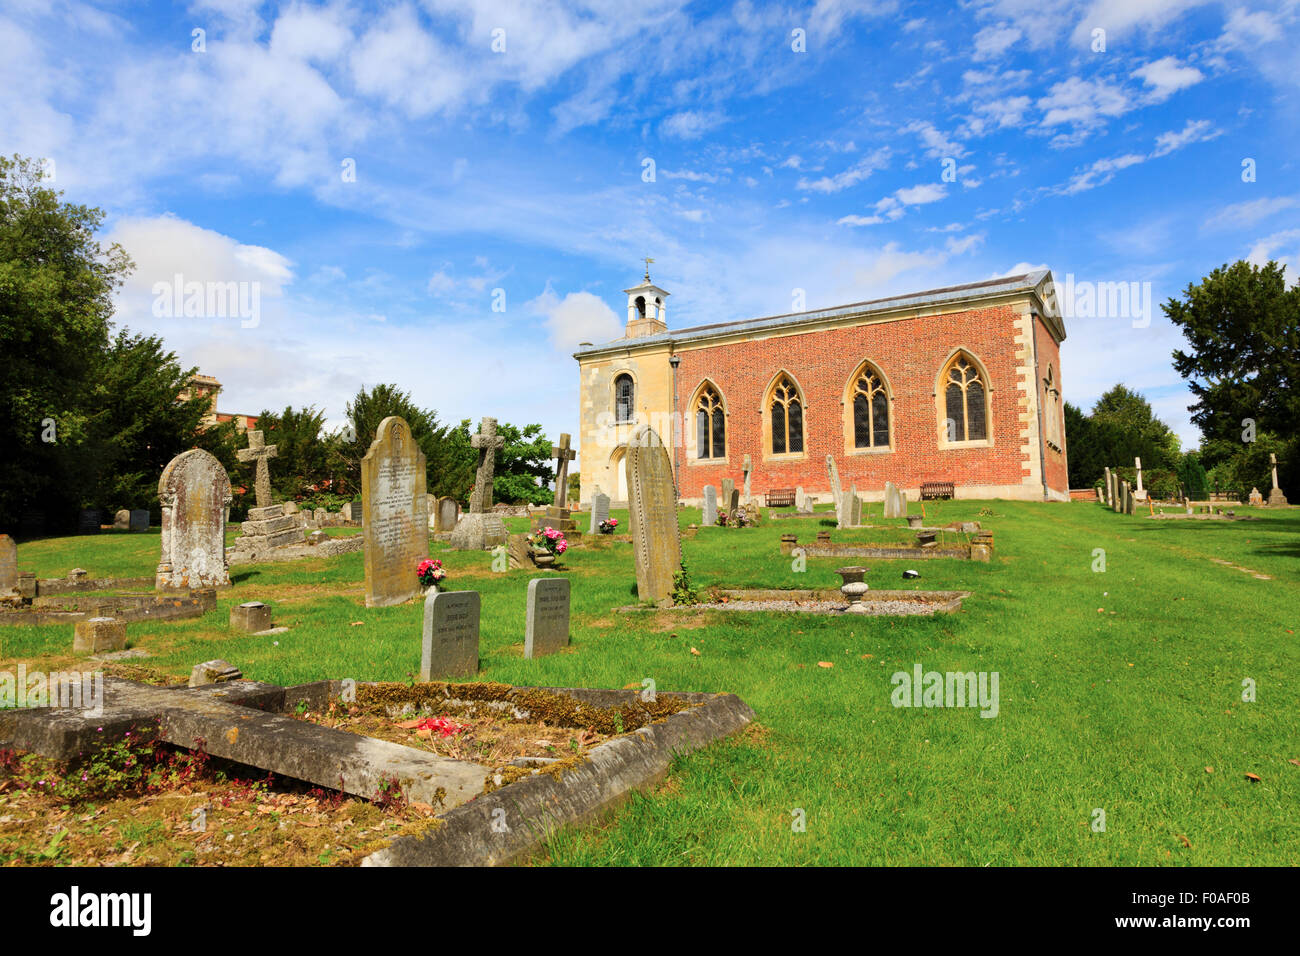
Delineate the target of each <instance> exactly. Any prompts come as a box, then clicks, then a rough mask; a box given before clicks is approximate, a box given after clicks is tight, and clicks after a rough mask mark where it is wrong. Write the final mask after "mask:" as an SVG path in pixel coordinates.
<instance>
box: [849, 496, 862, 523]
mask: <svg viewBox="0 0 1300 956" xmlns="http://www.w3.org/2000/svg"><path fill="white" fill-rule="evenodd" d="M849 501H850V504H849V524H851V525H852V526H853V527H855V528H856V527H859V526H860V525H861V524H862V499H861V498H859V497H858V493H857V492H856V491H854V492H851V493H850V495H849Z"/></svg>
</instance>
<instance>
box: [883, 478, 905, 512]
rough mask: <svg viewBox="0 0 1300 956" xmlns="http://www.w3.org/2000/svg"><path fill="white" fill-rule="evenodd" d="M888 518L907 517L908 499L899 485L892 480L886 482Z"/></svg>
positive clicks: (886, 510)
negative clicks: (899, 488)
mask: <svg viewBox="0 0 1300 956" xmlns="http://www.w3.org/2000/svg"><path fill="white" fill-rule="evenodd" d="M883 516H884V517H886V518H906V517H907V499H906V498H904V497H903V493H902V492H901V491H899V490H898V486H897V485H895V484H894V483H893V482H892V481H887V482H885V510H884V515H883Z"/></svg>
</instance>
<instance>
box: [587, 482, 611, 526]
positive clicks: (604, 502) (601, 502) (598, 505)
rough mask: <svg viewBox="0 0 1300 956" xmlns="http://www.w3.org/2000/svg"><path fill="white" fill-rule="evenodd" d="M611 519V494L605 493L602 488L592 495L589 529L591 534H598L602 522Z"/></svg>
mask: <svg viewBox="0 0 1300 956" xmlns="http://www.w3.org/2000/svg"><path fill="white" fill-rule="evenodd" d="M608 520H609V495H607V494H605V493H604V492H603V491H601V490H600V488H597V489H596V493H595V494H593V495H592V496H591V527H590V528H589V529H588V530H589V533H590V534H596V533H597V532H599V531H600V523H601V522H602V521H608Z"/></svg>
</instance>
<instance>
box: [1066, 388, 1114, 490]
mask: <svg viewBox="0 0 1300 956" xmlns="http://www.w3.org/2000/svg"><path fill="white" fill-rule="evenodd" d="M1065 434H1066V435H1068V436H1069V438H1070V458H1069V463H1070V465H1069V467H1070V487H1071V488H1091V487H1092V486H1093V485H1094V484H1096V482H1097V480H1098V479H1099V478H1101V477H1102V475H1103V473H1104V471H1105V468H1106V465H1107V464H1108V462H1107V461H1106V460H1105V458H1104V456H1103V454H1102V450H1101V448H1100V447H1099V446H1098V444H1097V440H1096V435H1095V434H1094V429H1093V427H1092V420H1091V419H1090V418H1088V416H1087V415H1085V414H1084V413H1083V411H1082V410H1081V409H1080V408H1079V407H1078V406H1076V405H1072V404H1070V403H1069V402H1066V403H1065Z"/></svg>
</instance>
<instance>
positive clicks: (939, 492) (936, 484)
mask: <svg viewBox="0 0 1300 956" xmlns="http://www.w3.org/2000/svg"><path fill="white" fill-rule="evenodd" d="M954 492H955V486H954V485H953V483H952V482H951V481H927V482H924V483H922V485H921V500H922V501H934V500H936V499H938V498H951V497H952V496H953V494H954Z"/></svg>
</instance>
